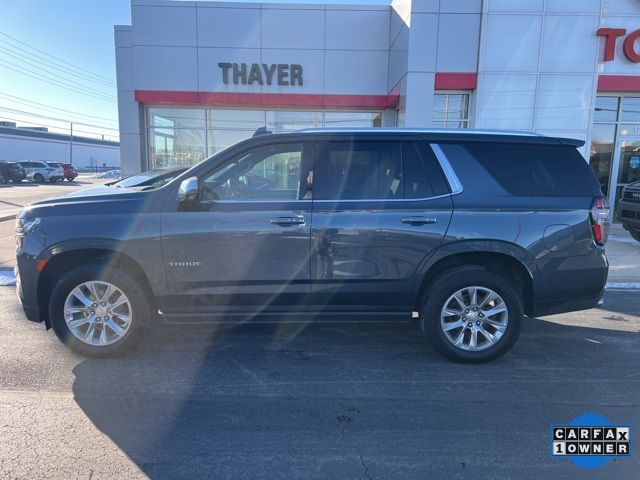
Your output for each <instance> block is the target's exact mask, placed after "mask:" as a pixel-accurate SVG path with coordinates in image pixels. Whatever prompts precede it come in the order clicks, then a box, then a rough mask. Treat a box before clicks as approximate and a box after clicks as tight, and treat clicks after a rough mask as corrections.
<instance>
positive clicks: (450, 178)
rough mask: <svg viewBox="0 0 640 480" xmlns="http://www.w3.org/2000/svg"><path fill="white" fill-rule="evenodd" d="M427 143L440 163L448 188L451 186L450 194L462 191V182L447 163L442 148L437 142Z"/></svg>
mask: <svg viewBox="0 0 640 480" xmlns="http://www.w3.org/2000/svg"><path fill="white" fill-rule="evenodd" d="M429 145H430V146H431V150H433V153H434V154H435V156H436V158H437V159H438V163H439V164H440V167H441V168H442V171H443V172H444V175H445V177H447V182H448V183H449V188H451V195H457V194H459V193H462V191H463V190H464V188H463V187H462V183H461V182H460V179H459V178H458V176H457V175H456V172H455V171H454V170H453V167H452V166H451V164H450V163H449V160H448V159H447V156H446V155H445V154H444V152H443V151H442V148H440V145H438V144H437V143H431V144H429Z"/></svg>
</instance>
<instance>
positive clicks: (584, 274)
mask: <svg viewBox="0 0 640 480" xmlns="http://www.w3.org/2000/svg"><path fill="white" fill-rule="evenodd" d="M539 268H540V269H539V271H538V273H537V275H536V276H535V278H534V300H535V301H534V305H533V306H532V307H533V308H532V314H533V316H536V317H538V316H545V315H554V314H557V313H566V312H574V311H578V310H587V309H590V308H595V307H596V306H598V303H599V302H600V300H601V299H602V296H603V295H604V291H605V285H606V284H607V276H608V274H609V261H608V260H607V257H606V255H605V250H604V248H603V247H596V246H595V245H594V246H593V247H592V250H591V251H590V252H589V253H588V254H587V255H579V256H573V257H557V258H550V259H548V260H546V261H541V262H540V263H539Z"/></svg>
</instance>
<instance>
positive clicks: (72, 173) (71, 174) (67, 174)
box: [60, 163, 78, 182]
mask: <svg viewBox="0 0 640 480" xmlns="http://www.w3.org/2000/svg"><path fill="white" fill-rule="evenodd" d="M60 166H61V167H62V173H63V174H64V179H65V180H68V181H70V182H72V181H74V180H75V179H76V177H77V176H78V171H77V170H76V169H75V167H74V166H73V165H71V164H70V163H61V164H60Z"/></svg>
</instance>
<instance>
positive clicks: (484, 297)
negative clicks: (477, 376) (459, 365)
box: [440, 286, 509, 351]
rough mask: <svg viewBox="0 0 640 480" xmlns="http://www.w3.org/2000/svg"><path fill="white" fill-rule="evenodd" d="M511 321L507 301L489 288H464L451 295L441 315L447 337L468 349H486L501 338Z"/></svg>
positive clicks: (463, 348) (441, 324) (460, 347)
mask: <svg viewBox="0 0 640 480" xmlns="http://www.w3.org/2000/svg"><path fill="white" fill-rule="evenodd" d="M508 323H509V312H508V309H507V304H506V303H505V301H504V300H503V299H502V297H501V296H500V295H498V294H497V293H496V292H494V291H493V290H491V289H489V288H485V287H479V286H472V287H465V288H462V289H460V290H458V291H457V292H455V293H454V294H453V295H451V296H450V297H449V298H448V299H447V301H446V302H445V304H444V307H443V308H442V311H441V314H440V327H441V328H442V332H443V333H444V336H445V338H446V339H447V340H448V341H449V342H451V343H452V344H453V346H455V347H456V348H459V349H461V350H465V351H479V350H485V349H487V348H489V347H491V346H493V345H495V344H496V343H498V342H499V341H500V339H501V338H502V336H503V335H504V333H505V331H506V330H507V325H508Z"/></svg>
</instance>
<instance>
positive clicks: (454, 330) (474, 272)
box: [421, 266, 523, 363]
mask: <svg viewBox="0 0 640 480" xmlns="http://www.w3.org/2000/svg"><path fill="white" fill-rule="evenodd" d="M522 319H523V308H522V298H521V294H520V292H519V290H518V289H517V288H516V287H515V286H514V285H513V284H512V283H511V282H510V281H509V280H507V279H506V278H504V277H502V276H500V275H498V274H495V273H493V272H490V271H488V270H485V269H484V268H483V267H480V266H468V267H460V268H455V269H452V270H449V271H446V272H444V273H442V274H441V275H440V276H438V277H437V278H436V279H435V280H434V281H433V283H431V285H430V287H429V291H428V292H427V297H426V300H425V302H424V305H423V309H422V318H421V326H422V331H423V332H424V334H425V336H426V337H427V338H428V339H429V341H430V342H431V343H432V344H433V345H434V346H435V347H436V348H437V349H438V350H439V351H440V352H442V353H443V354H444V355H445V356H447V357H448V358H450V359H452V360H454V361H456V362H462V363H482V362H489V361H491V360H495V359H496V358H498V357H500V356H502V355H504V354H505V353H506V352H507V351H508V350H509V349H510V348H511V347H512V346H513V344H514V343H515V341H516V340H517V339H518V336H519V335H520V329H521V327H522Z"/></svg>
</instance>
